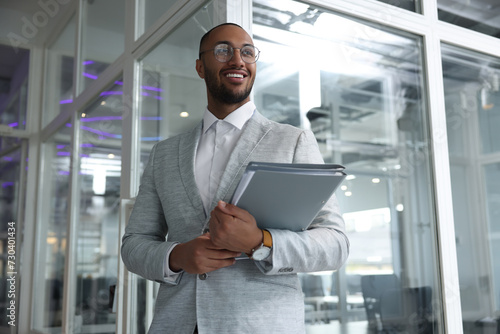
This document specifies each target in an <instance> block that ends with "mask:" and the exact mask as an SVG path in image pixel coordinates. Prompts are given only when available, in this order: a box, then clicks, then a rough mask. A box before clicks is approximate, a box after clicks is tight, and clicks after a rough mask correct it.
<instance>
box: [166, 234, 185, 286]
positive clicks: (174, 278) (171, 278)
mask: <svg viewBox="0 0 500 334" xmlns="http://www.w3.org/2000/svg"><path fill="white" fill-rule="evenodd" d="M178 244H179V243H178V242H176V243H174V244H173V245H172V246H170V248H169V249H168V250H167V255H166V256H165V262H164V263H163V275H164V277H163V278H164V280H165V282H166V283H169V284H173V285H177V284H178V283H179V281H180V279H181V276H182V274H183V273H184V271H183V270H181V271H179V272H175V271H172V270H170V266H169V263H170V262H169V260H170V253H172V250H173V249H174V247H175V246H177V245H178Z"/></svg>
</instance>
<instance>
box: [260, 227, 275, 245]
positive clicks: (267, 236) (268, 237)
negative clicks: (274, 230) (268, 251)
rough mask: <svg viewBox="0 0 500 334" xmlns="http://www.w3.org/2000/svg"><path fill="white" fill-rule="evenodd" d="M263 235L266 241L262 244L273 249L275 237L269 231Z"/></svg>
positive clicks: (265, 231)
mask: <svg viewBox="0 0 500 334" xmlns="http://www.w3.org/2000/svg"><path fill="white" fill-rule="evenodd" d="M262 234H263V235H264V241H263V242H262V244H263V245H264V246H266V247H269V248H273V237H272V236H271V233H270V232H269V231H268V230H262Z"/></svg>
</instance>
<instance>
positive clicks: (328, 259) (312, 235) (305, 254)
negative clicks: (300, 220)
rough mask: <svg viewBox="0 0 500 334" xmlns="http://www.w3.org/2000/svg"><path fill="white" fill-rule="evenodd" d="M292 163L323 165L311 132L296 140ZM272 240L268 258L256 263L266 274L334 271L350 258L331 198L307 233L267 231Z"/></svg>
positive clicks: (337, 209) (332, 198)
mask: <svg viewBox="0 0 500 334" xmlns="http://www.w3.org/2000/svg"><path fill="white" fill-rule="evenodd" d="M293 162H294V163H323V158H322V157H321V153H320V151H319V148H318V144H317V142H316V139H315V137H314V134H313V133H312V132H311V131H303V132H302V134H301V135H300V136H299V139H298V141H297V145H296V149H295V153H294V161H293ZM269 231H270V232H271V235H272V238H273V248H272V253H271V256H270V257H269V258H268V259H266V260H264V261H260V262H256V264H257V266H258V267H259V269H260V270H261V271H262V272H264V273H265V274H269V275H278V274H290V273H297V272H313V271H322V270H337V269H339V268H340V267H341V266H342V265H343V264H344V263H345V261H346V260H347V257H348V255H349V240H348V238H347V236H346V234H345V224H344V220H343V218H342V215H341V213H340V209H339V205H338V203H337V198H336V196H335V195H333V196H332V197H331V198H330V199H329V201H328V202H327V203H326V204H325V206H324V207H323V208H322V210H321V211H320V212H319V213H318V215H317V216H316V218H315V219H314V221H313V222H312V223H311V225H310V226H309V228H308V229H307V230H306V231H301V232H292V231H288V230H275V229H271V230H269Z"/></svg>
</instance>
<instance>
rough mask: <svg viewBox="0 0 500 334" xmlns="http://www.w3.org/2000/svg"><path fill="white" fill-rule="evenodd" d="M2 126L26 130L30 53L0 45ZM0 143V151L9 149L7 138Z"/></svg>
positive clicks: (0, 118) (0, 114) (0, 117)
mask: <svg viewBox="0 0 500 334" xmlns="http://www.w3.org/2000/svg"><path fill="white" fill-rule="evenodd" d="M0 54H1V58H0V62H1V64H3V67H2V68H1V70H0V124H3V125H6V126H8V127H10V128H12V129H20V130H24V129H26V107H27V96H28V73H29V63H30V52H29V51H28V50H25V49H14V48H13V47H10V46H7V45H0ZM2 139H3V140H2V141H0V150H1V149H5V148H6V147H8V146H9V145H8V141H9V139H7V138H2Z"/></svg>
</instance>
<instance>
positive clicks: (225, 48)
mask: <svg viewBox="0 0 500 334" xmlns="http://www.w3.org/2000/svg"><path fill="white" fill-rule="evenodd" d="M214 55H215V59H217V60H218V61H220V62H223V63H225V62H227V61H229V59H231V57H232V56H233V49H232V48H231V47H230V46H229V45H227V44H219V45H217V46H216V47H215V48H214Z"/></svg>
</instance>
